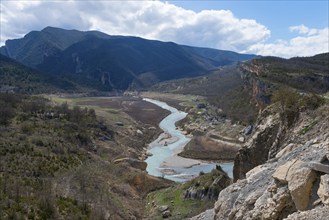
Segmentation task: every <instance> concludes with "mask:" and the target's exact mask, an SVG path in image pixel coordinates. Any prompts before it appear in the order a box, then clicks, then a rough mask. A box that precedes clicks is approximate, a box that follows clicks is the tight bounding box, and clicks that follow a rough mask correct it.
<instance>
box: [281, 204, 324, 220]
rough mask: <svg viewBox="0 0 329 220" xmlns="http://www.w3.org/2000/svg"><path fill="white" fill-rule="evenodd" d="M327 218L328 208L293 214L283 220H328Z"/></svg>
mask: <svg viewBox="0 0 329 220" xmlns="http://www.w3.org/2000/svg"><path fill="white" fill-rule="evenodd" d="M328 216H329V209H328V207H322V208H317V209H312V210H308V211H304V212H295V213H293V214H291V215H289V216H288V217H287V218H285V220H328Z"/></svg>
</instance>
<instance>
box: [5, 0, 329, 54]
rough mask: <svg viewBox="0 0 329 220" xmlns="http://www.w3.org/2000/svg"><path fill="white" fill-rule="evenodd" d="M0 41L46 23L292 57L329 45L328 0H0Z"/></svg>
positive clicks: (16, 36) (39, 28)
mask: <svg viewBox="0 0 329 220" xmlns="http://www.w3.org/2000/svg"><path fill="white" fill-rule="evenodd" d="M0 5H1V8H0V12H1V15H0V22H1V23H0V24H1V25H0V37H1V39H0V44H1V45H4V44H5V41H6V40H7V39H15V38H21V37H23V36H24V35H25V34H27V33H28V32H30V31H32V30H42V29H43V28H45V27H47V26H53V27H60V28H64V29H77V30H82V31H87V30H98V31H102V32H105V33H107V34H110V35H129V36H139V37H143V38H146V39H155V40H161V41H172V42H175V43H179V44H185V45H191V46H199V47H209V48H216V49H222V50H231V51H235V52H240V53H253V54H258V55H265V56H266V55H271V56H279V57H285V58H290V57H294V56H312V55H315V54H318V53H324V52H328V51H329V1H328V0H313V1H306V0H294V1H283V0H272V1H267V0H254V1H249V0H240V1H238V0H226V1H223V0H212V1H206V0H203V1H202V0H189V1H183V0H180V1H178V0H176V1H158V0H153V1H142V0H135V1H115V0H94V1H87V0H76V1H74V0H57V1H53V0H1V3H0Z"/></svg>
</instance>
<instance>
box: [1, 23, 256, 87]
mask: <svg viewBox="0 0 329 220" xmlns="http://www.w3.org/2000/svg"><path fill="white" fill-rule="evenodd" d="M0 52H1V53H2V54H3V55H6V56H9V57H11V58H14V59H16V60H17V61H19V62H21V63H23V64H25V65H28V66H31V67H37V68H38V69H39V70H42V71H43V72H45V73H50V74H58V75H64V76H65V77H69V78H71V79H77V80H78V81H80V82H81V83H82V84H86V85H87V86H90V84H92V86H91V87H93V88H96V89H100V90H106V91H110V90H120V91H124V90H126V89H128V88H129V89H145V88H148V87H150V86H152V85H153V84H155V83H157V82H160V81H164V80H170V79H176V78H183V77H191V76H197V75H203V74H205V73H207V72H208V71H209V70H212V69H216V68H218V67H219V66H222V65H227V64H232V63H235V62H238V61H241V60H248V59H251V58H253V57H255V55H242V54H238V53H235V52H230V51H222V50H216V49H209V48H196V47H189V46H183V45H179V44H175V43H173V42H161V41H156V40H147V39H143V38H139V37H132V36H111V35H107V34H105V33H102V32H98V31H87V32H81V31H77V30H64V29H61V28H53V27H47V28H45V29H43V30H41V31H32V32H30V33H28V34H27V35H25V36H24V38H21V39H15V40H7V41H6V45H5V46H3V47H1V48H0ZM90 54H93V55H94V56H90ZM81 57H85V58H86V59H83V60H81V59H82V58H81ZM63 63H65V64H66V66H65V65H63ZM118 78H121V79H118Z"/></svg>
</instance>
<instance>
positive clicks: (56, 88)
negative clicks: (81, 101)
mask: <svg viewBox="0 0 329 220" xmlns="http://www.w3.org/2000/svg"><path fill="white" fill-rule="evenodd" d="M0 79H1V81H0V92H18V93H24V94H37V93H52V92H60V91H63V90H65V91H70V90H71V91H76V90H77V88H76V86H75V85H74V84H73V83H70V82H68V81H67V80H65V79H60V78H59V77H57V76H50V75H44V74H42V73H41V72H39V71H38V70H35V69H32V68H30V67H26V66H24V65H22V64H20V63H19V62H17V61H15V60H13V59H11V58H8V57H6V56H3V55H1V54H0Z"/></svg>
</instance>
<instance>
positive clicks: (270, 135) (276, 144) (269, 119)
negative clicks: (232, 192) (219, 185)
mask: <svg viewBox="0 0 329 220" xmlns="http://www.w3.org/2000/svg"><path fill="white" fill-rule="evenodd" d="M285 133H286V129H285V123H284V122H283V121H282V120H281V118H280V114H279V113H274V111H273V109H272V108H267V109H265V110H264V111H263V112H262V113H261V115H260V117H259V119H258V121H257V122H256V129H255V132H254V133H253V135H252V137H251V138H250V139H249V140H248V141H247V142H246V144H245V145H244V146H243V147H242V148H241V149H240V150H239V152H238V153H237V155H236V157H235V160H234V169H233V176H234V181H236V180H238V179H244V178H245V177H246V173H247V172H248V171H249V170H251V169H252V168H254V167H256V166H258V165H260V164H263V163H265V162H266V161H267V160H268V159H271V158H273V157H274V156H275V154H276V153H277V152H278V151H279V150H280V148H281V147H282V144H283V143H281V142H282V140H283V139H284V138H285Z"/></svg>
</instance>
